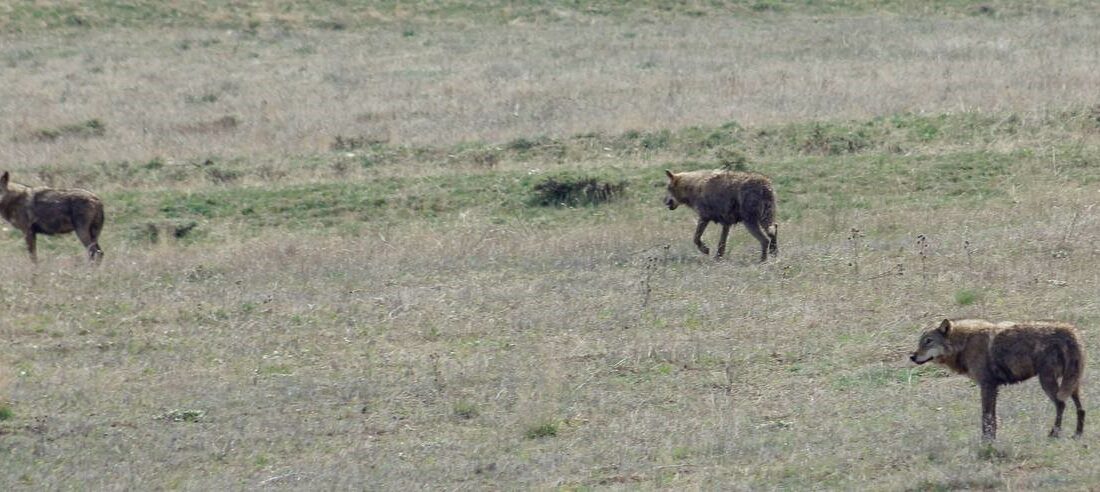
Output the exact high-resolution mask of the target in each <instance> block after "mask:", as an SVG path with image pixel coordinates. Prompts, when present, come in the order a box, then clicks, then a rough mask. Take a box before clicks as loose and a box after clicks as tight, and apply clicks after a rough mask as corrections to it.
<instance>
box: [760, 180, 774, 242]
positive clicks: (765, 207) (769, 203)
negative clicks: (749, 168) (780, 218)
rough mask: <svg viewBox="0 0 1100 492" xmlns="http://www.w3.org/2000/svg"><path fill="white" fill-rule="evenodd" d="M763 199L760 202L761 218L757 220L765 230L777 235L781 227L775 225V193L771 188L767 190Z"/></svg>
mask: <svg viewBox="0 0 1100 492" xmlns="http://www.w3.org/2000/svg"><path fill="white" fill-rule="evenodd" d="M762 198H763V199H762V200H760V216H759V217H757V220H759V223H760V225H761V226H763V227H764V229H765V230H767V231H769V232H771V233H773V234H777V233H778V232H779V227H778V226H777V225H776V224H775V192H773V191H772V190H771V189H770V188H769V189H767V190H765V194H764V196H763V197H762Z"/></svg>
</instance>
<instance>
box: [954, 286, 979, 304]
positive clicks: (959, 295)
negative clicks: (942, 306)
mask: <svg viewBox="0 0 1100 492" xmlns="http://www.w3.org/2000/svg"><path fill="white" fill-rule="evenodd" d="M981 299H982V293H981V291H978V290H975V289H959V290H957V291H955V304H958V305H960V306H969V305H971V304H974V303H975V302H978V301H980V300H981Z"/></svg>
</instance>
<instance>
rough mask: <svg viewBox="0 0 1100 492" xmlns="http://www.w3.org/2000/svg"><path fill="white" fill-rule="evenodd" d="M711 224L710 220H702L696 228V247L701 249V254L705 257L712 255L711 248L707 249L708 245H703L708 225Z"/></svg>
mask: <svg viewBox="0 0 1100 492" xmlns="http://www.w3.org/2000/svg"><path fill="white" fill-rule="evenodd" d="M709 223H710V221H709V220H706V219H703V218H700V219H699V224H697V225H696V226H695V247H696V248H699V252H701V253H703V254H705V255H709V254H710V248H707V245H705V244H703V232H706V230H707V224H709Z"/></svg>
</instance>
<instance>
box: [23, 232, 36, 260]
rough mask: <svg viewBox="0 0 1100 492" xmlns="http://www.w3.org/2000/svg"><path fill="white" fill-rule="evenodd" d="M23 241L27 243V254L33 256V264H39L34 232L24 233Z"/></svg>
mask: <svg viewBox="0 0 1100 492" xmlns="http://www.w3.org/2000/svg"><path fill="white" fill-rule="evenodd" d="M23 239H24V240H26V241H27V253H30V255H31V262H32V263H38V252H37V248H36V247H35V239H37V238H35V237H34V231H33V230H27V231H26V232H24V233H23Z"/></svg>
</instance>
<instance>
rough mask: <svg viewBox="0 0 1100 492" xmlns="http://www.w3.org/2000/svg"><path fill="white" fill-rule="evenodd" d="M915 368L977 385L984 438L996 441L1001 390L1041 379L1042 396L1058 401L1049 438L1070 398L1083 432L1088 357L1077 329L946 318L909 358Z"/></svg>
mask: <svg viewBox="0 0 1100 492" xmlns="http://www.w3.org/2000/svg"><path fill="white" fill-rule="evenodd" d="M909 359H910V360H912V361H913V362H915V363H917V364H924V363H925V362H928V361H930V360H934V361H936V362H937V363H940V364H943V365H945V366H947V367H948V368H949V369H951V370H952V371H955V372H956V373H959V374H965V375H967V376H969V377H970V378H971V379H973V380H974V381H975V382H976V383H978V387H979V388H981V394H982V438H983V439H984V440H986V441H992V440H993V439H995V438H996V437H997V388H998V387H999V386H1001V385H1003V384H1013V383H1018V382H1021V381H1024V380H1026V379H1029V378H1031V377H1032V376H1036V375H1038V376H1039V384H1040V385H1041V386H1042V387H1043V391H1045V392H1046V394H1047V396H1049V397H1050V399H1051V401H1053V402H1054V409H1055V417H1054V427H1052V428H1051V429H1050V437H1058V436H1059V434H1060V433H1061V431H1062V412H1064V411H1065V409H1066V399H1067V398H1071V397H1072V398H1073V404H1074V405H1076V407H1077V431H1076V432H1075V433H1074V437H1081V434H1082V433H1083V432H1084V430H1085V409H1084V408H1083V407H1082V406H1081V377H1082V376H1083V375H1084V373H1085V353H1084V350H1083V348H1082V346H1081V341H1080V340H1079V339H1078V338H1077V332H1076V329H1075V328H1074V327H1073V325H1071V324H1069V323H1062V322H1057V321H1027V322H1021V323H1013V322H1001V323H991V322H989V321H985V320H980V319H959V320H951V319H945V320H943V322H941V323H940V325H939V326H938V327H936V328H932V329H930V330H928V331H925V332H924V333H923V334H921V336H920V341H919V342H918V346H917V351H916V352H913V354H912V355H910V356H909Z"/></svg>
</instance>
